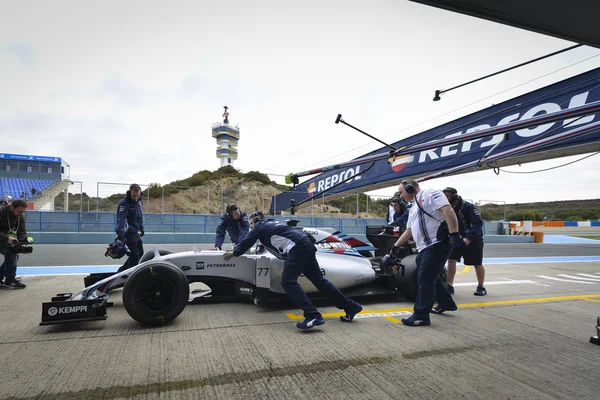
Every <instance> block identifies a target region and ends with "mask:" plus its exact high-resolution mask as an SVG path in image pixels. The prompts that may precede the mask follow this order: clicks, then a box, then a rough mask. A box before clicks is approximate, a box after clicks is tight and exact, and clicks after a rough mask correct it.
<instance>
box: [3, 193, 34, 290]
mask: <svg viewBox="0 0 600 400" xmlns="http://www.w3.org/2000/svg"><path fill="white" fill-rule="evenodd" d="M25 210H27V203H26V202H25V201H24V200H15V201H13V202H12V203H10V204H8V203H7V202H5V201H2V202H0V253H1V254H2V255H3V256H4V262H3V263H2V265H0V288H3V289H24V288H25V287H26V285H25V284H23V283H21V282H20V281H18V280H17V279H16V275H17V260H18V259H19V255H18V253H20V252H21V253H22V252H24V251H23V249H24V247H25V246H27V245H26V243H27V229H26V227H25ZM29 249H31V248H29Z"/></svg>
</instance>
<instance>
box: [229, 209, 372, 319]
mask: <svg viewBox="0 0 600 400" xmlns="http://www.w3.org/2000/svg"><path fill="white" fill-rule="evenodd" d="M250 226H251V228H252V229H251V230H250V232H249V233H248V236H246V238H245V239H244V240H243V241H242V242H241V243H240V244H238V245H237V246H235V248H234V250H233V251H231V252H227V253H225V255H224V256H223V257H224V258H225V260H229V259H230V258H231V257H234V256H235V257H239V256H241V255H242V254H244V253H245V252H246V251H248V250H249V249H250V248H251V247H252V246H253V245H254V243H256V241H257V240H259V241H260V242H261V243H262V244H263V245H264V246H265V247H266V249H267V250H268V251H269V252H271V253H272V254H273V255H274V256H275V257H277V258H278V259H280V260H285V262H284V264H283V273H282V276H281V286H282V287H283V289H284V290H285V292H286V293H287V294H288V295H289V296H290V298H291V300H292V301H293V302H294V303H295V304H296V305H297V306H298V307H300V308H302V310H303V311H304V321H302V322H298V323H297V324H296V327H298V328H299V329H310V328H313V327H315V326H317V325H323V324H324V323H325V320H324V319H323V316H322V315H321V313H320V312H319V311H318V310H317V309H316V308H315V307H314V306H313V304H312V302H311V301H310V300H309V298H308V296H307V295H306V292H304V290H303V289H302V286H300V284H299V283H298V277H299V276H300V275H301V274H304V276H306V278H308V279H309V280H310V281H311V282H312V284H313V285H315V287H316V288H317V289H318V290H319V292H321V293H323V294H324V295H325V296H326V297H327V298H328V299H329V300H330V301H331V302H332V303H333V304H334V305H335V306H336V307H337V308H339V309H341V310H344V311H345V312H346V315H345V316H343V317H340V320H342V321H344V322H352V320H353V319H354V316H355V315H356V314H358V313H359V312H360V311H362V306H361V305H360V304H358V303H356V302H354V301H352V300H350V299H349V298H348V297H346V296H344V294H342V292H340V291H339V289H338V288H337V287H336V286H335V285H334V284H333V283H331V282H330V281H328V280H327V279H325V278H324V277H323V274H322V272H321V268H320V267H319V263H318V261H317V257H316V252H317V249H316V247H315V245H314V243H313V240H314V239H312V240H311V238H310V237H309V236H308V234H306V233H305V232H304V231H303V230H302V229H298V228H295V227H293V226H289V225H287V224H285V223H283V222H280V221H276V220H265V217H264V215H263V213H261V212H255V213H253V214H252V216H251V217H250Z"/></svg>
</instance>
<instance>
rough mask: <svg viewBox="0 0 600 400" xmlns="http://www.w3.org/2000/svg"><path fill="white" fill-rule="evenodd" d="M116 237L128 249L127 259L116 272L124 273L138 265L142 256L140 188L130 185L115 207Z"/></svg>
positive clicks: (142, 226) (142, 221)
mask: <svg viewBox="0 0 600 400" xmlns="http://www.w3.org/2000/svg"><path fill="white" fill-rule="evenodd" d="M116 231H117V237H118V238H119V240H125V243H126V244H127V247H128V248H129V251H130V253H129V257H128V258H127V261H125V264H123V266H121V268H119V270H118V272H121V271H124V270H126V269H129V268H131V267H135V266H136V265H138V264H139V262H140V258H142V255H143V254H144V246H143V243H142V237H143V236H144V216H143V214H142V188H141V187H140V185H138V184H136V183H132V184H131V186H129V190H128V191H127V196H126V197H124V198H123V199H122V200H121V201H120V202H119V205H118V206H117V228H116Z"/></svg>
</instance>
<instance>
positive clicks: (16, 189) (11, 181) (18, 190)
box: [0, 178, 53, 200]
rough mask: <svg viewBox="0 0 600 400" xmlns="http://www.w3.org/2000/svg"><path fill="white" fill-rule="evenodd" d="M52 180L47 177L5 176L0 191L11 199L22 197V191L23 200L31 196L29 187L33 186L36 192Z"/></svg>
mask: <svg viewBox="0 0 600 400" xmlns="http://www.w3.org/2000/svg"><path fill="white" fill-rule="evenodd" d="M52 182H53V181H51V180H48V179H23V178H5V179H4V182H3V183H2V186H1V187H0V193H3V194H4V196H3V197H5V196H6V195H9V196H11V197H12V198H13V199H22V198H23V193H25V194H26V198H25V200H30V199H32V198H33V195H32V194H31V189H32V188H35V190H36V191H37V192H41V191H43V190H44V189H46V188H47V187H48V186H50V184H52Z"/></svg>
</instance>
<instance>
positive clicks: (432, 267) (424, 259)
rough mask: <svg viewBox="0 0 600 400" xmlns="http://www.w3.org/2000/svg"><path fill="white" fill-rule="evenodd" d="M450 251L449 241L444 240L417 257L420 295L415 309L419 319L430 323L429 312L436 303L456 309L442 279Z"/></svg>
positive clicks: (442, 306) (445, 307)
mask: <svg viewBox="0 0 600 400" xmlns="http://www.w3.org/2000/svg"><path fill="white" fill-rule="evenodd" d="M450 250H451V248H450V245H449V243H448V241H447V240H444V241H442V242H439V243H436V244H434V245H431V246H429V247H427V248H425V249H424V250H423V251H420V252H419V254H418V255H417V259H416V262H417V266H418V268H419V272H418V280H419V293H418V295H417V300H416V302H415V308H414V311H415V317H416V318H417V319H421V320H424V321H429V320H430V319H429V312H430V311H431V308H432V307H433V303H434V302H435V301H437V303H438V305H439V306H440V307H441V308H444V309H453V308H454V307H456V303H455V302H454V300H453V299H452V296H451V295H450V293H449V292H448V289H446V285H444V281H443V280H442V278H441V277H440V275H441V273H442V271H443V270H444V265H445V264H446V261H447V260H448V257H449V256H450Z"/></svg>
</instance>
